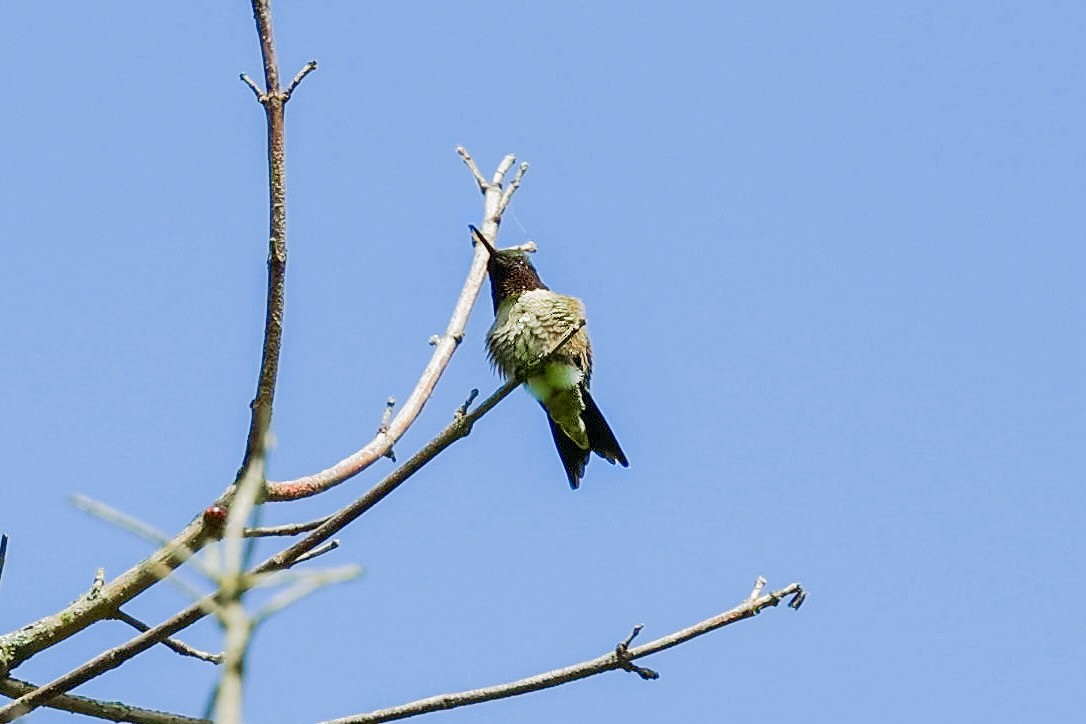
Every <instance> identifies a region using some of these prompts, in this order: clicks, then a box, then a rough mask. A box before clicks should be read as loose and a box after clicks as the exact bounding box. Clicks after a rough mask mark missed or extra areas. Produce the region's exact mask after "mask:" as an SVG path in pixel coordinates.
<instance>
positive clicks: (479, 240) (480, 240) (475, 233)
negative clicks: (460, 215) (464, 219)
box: [468, 224, 498, 256]
mask: <svg viewBox="0 0 1086 724" xmlns="http://www.w3.org/2000/svg"><path fill="white" fill-rule="evenodd" d="M468 228H469V229H471V235H472V237H474V239H475V243H476V244H482V245H483V246H484V247H486V250H487V251H489V252H490V255H491V256H494V255H496V254H497V253H498V250H497V249H495V248H494V247H493V246H491V244H490V242H489V241H487V240H486V237H485V236H483V232H481V231H479V230H478V229H476V228H475V227H474V226H472V225H471V224H468Z"/></svg>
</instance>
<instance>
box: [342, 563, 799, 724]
mask: <svg viewBox="0 0 1086 724" xmlns="http://www.w3.org/2000/svg"><path fill="white" fill-rule="evenodd" d="M802 590H803V589H802V588H801V587H800V585H799V584H798V583H793V584H791V585H789V586H785V587H784V588H782V589H781V590H779V591H774V592H773V593H770V594H767V595H765V596H761V597H759V598H755V599H749V598H748V599H747V600H746V601H744V602H743V603H741V604H739V605H738V606H736V607H735V608H733V609H731V610H728V611H725V612H723V613H721V614H718V615H716V616H713V617H712V618H707V619H705V620H704V621H700V622H698V623H696V624H694V625H693V626H689V627H687V628H684V629H682V630H680V631H676V632H674V633H671V634H668V635H667V636H663V637H661V638H658V639H656V640H655V641H650V642H648V643H646V644H642V645H641V646H636V647H634V648H629V644H630V642H631V641H632V640H633V637H634V636H635V635H636V634H637V632H638V631H639V630H640V627H638V628H635V629H634V633H633V634H631V635H630V637H629V638H627V639H626V640H625V641H624V642H622V643H620V644H619V645H618V646H617V647H616V649H615V650H614V651H611V652H608V653H606V654H604V655H602V656H597V657H596V658H594V659H590V660H588V661H582V662H581V663H579V664H573V665H572V666H566V667H563V668H561V669H554V670H553V671H548V672H546V673H542V674H536V675H535V676H529V677H527V678H524V679H518V680H517V681H510V682H508V683H505V684H498V685H497V686H489V687H486V688H483V689H471V690H468V691H461V692H457V693H455V694H438V695H437V696H431V697H429V698H426V699H419V700H418V701H413V702H410V703H408V704H403V705H401V706H394V707H389V708H387V709H378V710H377V711H372V712H369V713H368V714H356V715H353V716H346V717H342V718H340V719H332V720H329V721H326V722H323V723H322V724H377V722H387V721H395V720H397V719H407V718H408V717H413V716H418V715H419V714H428V713H430V712H434V711H444V710H445V709H455V708H457V707H461V706H468V705H470V704H480V703H482V702H484V701H494V700H495V699H506V698H508V697H511V696H519V695H521V694H527V693H529V692H532V691H540V690H542V689H549V688H552V687H555V686H560V685H561V684H566V683H569V682H571V681H577V680H578V679H585V678H588V677H589V676H595V675H596V674H602V673H604V672H606V671H616V670H626V671H632V672H634V673H636V674H638V675H640V676H641V678H643V679H654V678H656V676H657V675H656V672H654V671H651V670H650V669H645V668H643V667H640V666H635V665H634V664H632V663H631V662H632V661H633V660H634V659H640V658H642V657H645V656H648V655H650V654H655V653H657V652H659V651H663V650H665V649H669V648H671V647H673V646H678V645H679V644H681V643H683V642H685V641H689V640H690V639H692V638H696V637H698V636H702V635H704V634H707V633H709V632H710V631H715V630H716V629H718V628H723V627H724V626H727V625H729V624H733V623H735V622H736V621H742V620H743V619H746V618H752V617H754V616H755V615H756V614H757V613H758V612H759V611H761V610H762V609H765V608H769V607H772V606H776V605H777V604H778V603H780V602H781V600H782V599H784V598H786V597H788V596H799V595H800V594H801V593H802Z"/></svg>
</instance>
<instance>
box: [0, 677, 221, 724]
mask: <svg viewBox="0 0 1086 724" xmlns="http://www.w3.org/2000/svg"><path fill="white" fill-rule="evenodd" d="M37 688H38V687H37V686H35V685H34V684H31V683H30V682H29V681H22V680H20V679H12V678H7V679H0V694H3V695H4V696H8V697H12V698H15V697H19V696H23V695H24V694H28V693H30V692H32V691H34V690H36V689H37ZM46 706H48V707H49V708H50V709H59V710H60V711H67V712H71V713H72V714H83V715H84V716H91V717H94V718H95V719H105V720H106V721H116V722H137V723H138V724H212V722H211V720H210V719H196V718H193V717H189V716H183V715H181V714H171V713H170V712H165V711H156V710H154V709H141V708H140V707H138V706H129V705H128V704H122V703H120V702H118V701H99V700H98V699H89V698H87V697H85V696H75V695H74V694H62V695H60V696H58V697H56V698H54V699H52V700H50V702H49V703H48V704H46Z"/></svg>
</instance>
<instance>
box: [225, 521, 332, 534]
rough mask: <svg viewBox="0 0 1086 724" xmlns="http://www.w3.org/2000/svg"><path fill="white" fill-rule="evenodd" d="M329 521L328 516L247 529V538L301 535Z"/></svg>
mask: <svg viewBox="0 0 1086 724" xmlns="http://www.w3.org/2000/svg"><path fill="white" fill-rule="evenodd" d="M326 520H328V516H324V517H323V518H317V519H316V520H307V521H306V522H304V523H287V524H286V525H269V526H264V527H261V528H246V529H245V537H246V538H267V537H269V536H279V535H298V534H300V533H308V532H309V531H311V530H315V529H317V528H319V527H321V525H322V524H323V523H324V521H326Z"/></svg>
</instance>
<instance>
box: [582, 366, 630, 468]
mask: <svg viewBox="0 0 1086 724" xmlns="http://www.w3.org/2000/svg"><path fill="white" fill-rule="evenodd" d="M581 399H582V400H584V412H583V413H582V414H581V419H582V420H584V428H585V432H586V433H587V434H588V445H589V447H590V448H592V452H594V453H596V454H597V455H599V456H600V457H601V458H603V459H604V460H606V461H607V462H609V463H611V464H612V465H614V464H615V463H618V464H619V465H621V466H622V467H624V468H628V467H630V463H629V461H627V460H626V453H624V452H622V448H621V447H619V444H618V440H616V439H615V433H613V432H611V426H610V425H608V424H607V420H605V419H603V413H602V412H600V408H598V407H596V401H595V400H593V399H592V395H590V394H589V393H588V389H587V388H586V387H582V388H581ZM585 455H586V456H587V453H585ZM583 467H584V466H583V465H582V473H583ZM574 487H576V486H574Z"/></svg>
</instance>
